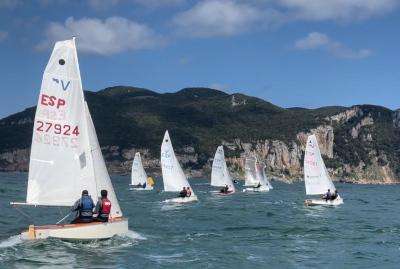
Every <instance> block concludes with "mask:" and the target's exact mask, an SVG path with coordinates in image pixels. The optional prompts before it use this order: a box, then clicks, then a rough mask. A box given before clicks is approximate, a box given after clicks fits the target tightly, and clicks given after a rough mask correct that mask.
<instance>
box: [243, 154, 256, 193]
mask: <svg viewBox="0 0 400 269" xmlns="http://www.w3.org/2000/svg"><path fill="white" fill-rule="evenodd" d="M256 162H257V159H256V158H255V157H247V158H246V159H245V164H244V172H245V182H244V185H245V186H257V184H258V183H259V182H260V180H259V179H257V171H256Z"/></svg>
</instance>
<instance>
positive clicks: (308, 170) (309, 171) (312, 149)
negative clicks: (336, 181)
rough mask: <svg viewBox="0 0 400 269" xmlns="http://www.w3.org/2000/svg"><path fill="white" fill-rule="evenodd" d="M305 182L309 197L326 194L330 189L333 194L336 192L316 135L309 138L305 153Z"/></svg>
mask: <svg viewBox="0 0 400 269" xmlns="http://www.w3.org/2000/svg"><path fill="white" fill-rule="evenodd" d="M304 182H305V185H306V193H307V195H317V194H324V193H326V192H327V191H328V189H330V190H331V192H334V191H335V190H336V189H335V186H334V185H333V182H332V179H331V178H330V177H329V174H328V172H327V170H326V167H325V164H324V161H323V159H322V157H321V152H320V150H319V147H318V143H317V138H316V137H315V135H310V136H309V137H308V138H307V146H306V150H305V152H304Z"/></svg>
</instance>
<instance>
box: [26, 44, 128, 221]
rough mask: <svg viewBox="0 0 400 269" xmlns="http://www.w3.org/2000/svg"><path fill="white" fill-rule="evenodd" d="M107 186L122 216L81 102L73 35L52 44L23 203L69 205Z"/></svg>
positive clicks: (115, 209)
mask: <svg viewBox="0 0 400 269" xmlns="http://www.w3.org/2000/svg"><path fill="white" fill-rule="evenodd" d="M84 189H86V190H88V191H89V194H90V195H91V196H92V197H93V198H94V200H96V199H97V197H99V196H100V191H101V190H102V189H106V190H107V191H108V197H109V199H110V200H111V202H112V211H111V215H112V216H113V217H119V216H122V212H121V209H120V206H119V204H118V200H117V199H116V195H115V192H114V189H113V187H112V184H111V180H110V177H109V175H108V172H107V169H106V166H105V163H104V159H103V156H102V154H101V149H100V146H99V142H98V140H97V136H96V131H95V129H94V125H93V122H92V119H91V116H90V113H89V109H88V107H87V105H86V102H85V98H84V94H83V90H82V84H81V77H80V71H79V64H78V56H77V52H76V46H75V39H72V40H65V41H60V42H57V43H56V44H55V47H54V49H53V52H52V54H51V57H50V60H49V62H48V64H47V67H46V69H45V72H44V74H43V80H42V86H41V89H40V95H39V101H38V105H37V109H36V114H35V122H34V129H33V137H32V147H31V155H30V163H29V176H28V190H27V198H26V202H27V204H34V205H51V206H71V205H72V204H73V203H74V202H75V201H76V200H77V199H78V198H80V197H81V193H82V190H84Z"/></svg>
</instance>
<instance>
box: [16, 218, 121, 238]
mask: <svg viewBox="0 0 400 269" xmlns="http://www.w3.org/2000/svg"><path fill="white" fill-rule="evenodd" d="M127 232H128V219H127V218H118V219H114V220H110V221H109V222H92V223H79V224H65V225H48V226H33V225H31V226H29V229H28V231H25V232H23V233H22V235H24V236H26V237H28V238H29V239H46V238H58V239H63V240H96V239H109V238H111V237H113V236H115V235H121V234H124V233H127Z"/></svg>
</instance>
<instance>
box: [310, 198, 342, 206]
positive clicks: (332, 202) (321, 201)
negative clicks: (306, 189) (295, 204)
mask: <svg viewBox="0 0 400 269" xmlns="http://www.w3.org/2000/svg"><path fill="white" fill-rule="evenodd" d="M304 204H305V205H306V206H338V205H341V204H343V199H342V198H341V197H338V198H336V199H335V200H328V201H326V200H325V199H306V200H305V201H304Z"/></svg>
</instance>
